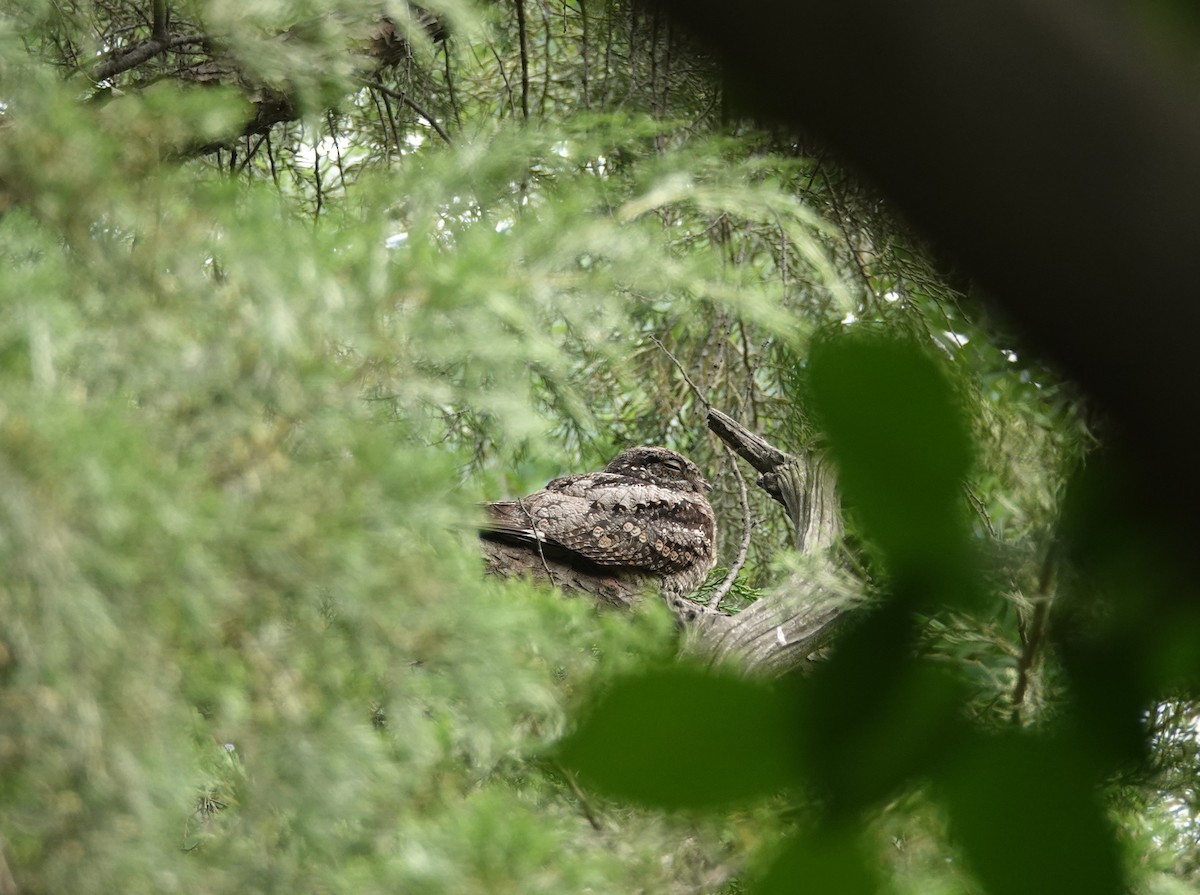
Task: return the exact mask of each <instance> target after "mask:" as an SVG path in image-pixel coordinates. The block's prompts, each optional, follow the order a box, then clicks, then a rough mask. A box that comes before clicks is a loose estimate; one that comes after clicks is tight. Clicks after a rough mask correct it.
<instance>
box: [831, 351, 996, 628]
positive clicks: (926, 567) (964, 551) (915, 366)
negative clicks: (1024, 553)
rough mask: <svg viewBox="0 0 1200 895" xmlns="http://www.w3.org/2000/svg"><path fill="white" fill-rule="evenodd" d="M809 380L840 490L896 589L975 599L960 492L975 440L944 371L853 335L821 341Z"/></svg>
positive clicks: (921, 356) (918, 356)
mask: <svg viewBox="0 0 1200 895" xmlns="http://www.w3.org/2000/svg"><path fill="white" fill-rule="evenodd" d="M809 376H810V380H811V385H810V389H811V395H812V401H813V410H814V412H815V414H816V416H817V419H818V422H819V424H820V425H821V427H822V428H823V430H824V431H825V433H826V435H827V436H828V438H829V442H830V450H831V452H832V454H833V456H834V459H835V460H836V461H837V464H838V469H839V472H840V476H841V478H840V487H841V489H842V491H843V493H844V494H845V496H846V499H847V502H848V503H849V505H850V506H851V507H852V508H853V511H854V512H855V513H856V514H857V516H858V517H859V518H860V519H861V520H862V525H863V528H864V529H865V531H866V533H867V534H868V535H869V536H870V537H871V538H872V539H873V540H874V541H875V542H876V543H877V544H878V545H879V547H880V548H881V549H882V550H883V552H884V553H885V554H886V556H887V559H888V563H889V568H890V570H891V572H892V574H893V575H894V576H895V579H896V587H897V588H899V589H901V590H904V591H905V592H906V594H907V595H908V596H910V597H911V598H912V599H914V600H916V601H918V603H925V604H935V603H950V604H955V603H970V602H971V601H972V600H973V599H975V598H976V597H977V594H978V587H979V582H978V577H977V575H976V574H975V571H976V570H975V568H974V558H973V556H972V551H971V549H970V546H969V544H968V542H967V539H966V532H965V519H964V515H963V508H962V506H961V488H962V486H963V483H964V481H965V478H966V474H967V471H968V469H969V467H970V464H971V457H972V450H971V439H970V435H969V430H968V427H967V424H966V418H965V416H964V414H963V411H962V408H961V407H960V404H959V401H958V399H957V398H956V396H955V394H954V392H953V390H952V388H951V386H950V383H949V381H948V379H947V378H946V376H945V374H944V373H942V371H941V370H939V369H938V366H937V365H936V364H935V363H934V361H933V360H932V359H931V357H930V356H929V355H928V354H926V353H925V352H924V351H922V350H921V349H919V348H917V347H916V346H915V345H913V344H910V343H908V342H903V341H897V340H894V339H888V338H884V337H882V336H877V335H865V336H864V335H859V334H857V333H853V334H847V335H844V336H842V337H840V338H831V339H828V340H826V341H823V342H820V343H818V344H817V345H816V346H815V347H814V350H813V355H812V359H811V361H810V372H809Z"/></svg>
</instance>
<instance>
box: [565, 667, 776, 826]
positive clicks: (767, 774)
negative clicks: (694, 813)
mask: <svg viewBox="0 0 1200 895" xmlns="http://www.w3.org/2000/svg"><path fill="white" fill-rule="evenodd" d="M794 717H795V711H794V707H793V704H792V700H791V699H789V698H788V696H787V695H786V691H785V690H782V689H780V688H772V687H770V686H768V685H766V684H764V683H761V682H757V681H749V680H744V679H740V678H733V677H723V676H718V675H714V674H710V673H706V672H703V671H698V670H692V669H686V668H672V669H668V670H663V671H657V672H651V673H646V674H641V675H635V676H631V677H626V678H623V679H621V680H619V681H618V682H617V683H616V684H614V685H613V686H612V687H611V688H610V689H609V690H608V691H607V692H605V693H604V694H603V695H602V696H601V697H600V699H599V700H598V701H597V702H596V704H595V705H593V706H592V708H591V709H590V711H588V712H587V713H586V714H585V716H584V717H583V720H582V721H581V722H580V724H579V727H578V729H576V731H575V732H574V733H573V734H571V735H570V736H569V737H567V738H566V739H565V740H564V741H563V742H562V744H561V746H560V753H559V757H560V759H561V760H562V761H563V763H564V764H565V765H567V766H568V767H569V768H571V769H573V770H574V771H576V772H577V773H578V774H579V776H580V778H581V779H582V780H583V781H584V782H585V783H587V784H589V785H591V786H594V787H595V788H596V789H598V790H600V791H602V792H605V793H607V794H609V795H612V796H617V797H621V798H627V799H632V800H635V801H638V802H642V803H646V804H650V805H655V806H658V807H662V808H693V809H695V808H712V807H716V806H720V805H728V804H735V803H744V802H748V801H750V800H753V799H755V798H760V797H762V796H766V795H771V794H773V793H776V792H778V791H780V790H782V789H785V788H787V787H788V786H789V785H792V784H793V783H794V782H795V780H796V773H797V767H798V754H797V753H798V749H797V739H796V728H795V722H794V720H793V719H794ZM715 759H717V760H719V762H720V764H719V766H718V765H715V764H714V760H715Z"/></svg>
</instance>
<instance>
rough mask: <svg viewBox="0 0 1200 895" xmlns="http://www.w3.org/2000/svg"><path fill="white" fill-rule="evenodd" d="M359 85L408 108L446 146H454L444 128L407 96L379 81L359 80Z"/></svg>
mask: <svg viewBox="0 0 1200 895" xmlns="http://www.w3.org/2000/svg"><path fill="white" fill-rule="evenodd" d="M360 83H361V84H363V86H365V87H370V88H371V89H372V90H378V91H379V92H380V93H382V94H383V95H384V96H390V97H391V98H392V99H397V100H399V101H400V102H402V103H404V105H406V106H408V107H409V108H410V109H412V110H413V111H414V112H416V113H417V114H418V115H420V116H421V117H422V118H424V119H425V120H426V121H427V122H428V123H429V126H430V127H431V128H433V129H434V130H435V131H437V135H438V136H439V137H441V138H442V139H443V140H445V141H446V145H447V146H453V145H454V141H453V140H451V139H450V134H449V133H447V132H446V129H445V128H444V127H442V126H441V125H440V124H438V122H437V119H436V118H434V117H433V116H432V115H430V114H429V113H428V112H426V111H425V110H424V109H422V108H421V107H420V106H418V105H417V104H416V103H414V102H413V101H412V100H411V99H409V98H408V94H406V93H402V92H401V91H399V90H393V89H392V88H391V87H388V86H386V85H384V84H381V83H380V82H379V81H372V80H369V79H367V78H363V79H361V81H360Z"/></svg>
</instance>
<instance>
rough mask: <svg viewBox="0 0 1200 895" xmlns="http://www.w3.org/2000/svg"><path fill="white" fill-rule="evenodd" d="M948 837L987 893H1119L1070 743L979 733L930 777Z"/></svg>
mask: <svg viewBox="0 0 1200 895" xmlns="http://www.w3.org/2000/svg"><path fill="white" fill-rule="evenodd" d="M939 792H941V793H942V795H943V797H944V798H945V800H946V804H947V806H948V808H949V811H950V820H951V833H952V834H953V835H954V837H955V840H956V841H957V842H958V843H959V844H960V845H961V846H962V848H963V850H964V852H965V854H966V857H967V860H968V863H969V866H970V867H971V868H972V869H973V870H974V871H975V873H976V874H977V875H978V877H979V879H980V881H981V882H982V883H983V884H984V886H985V888H986V890H987V891H988V892H989V893H990V895H1043V893H1044V895H1061V893H1063V892H1087V893H1089V895H1119V893H1124V892H1127V891H1128V888H1127V884H1126V882H1125V879H1124V874H1123V873H1122V870H1121V865H1120V862H1119V860H1118V854H1117V845H1116V840H1115V838H1114V836H1113V831H1112V829H1111V827H1110V825H1109V823H1108V821H1107V819H1106V818H1105V816H1104V812H1103V811H1102V810H1101V808H1100V806H1099V804H1098V802H1097V788H1096V780H1095V779H1094V777H1093V776H1092V775H1091V773H1090V766H1089V765H1088V764H1087V763H1081V762H1080V760H1079V754H1078V744H1076V743H1073V742H1071V741H1070V740H1066V739H1062V738H1051V737H1042V736H1037V735H1033V734H1028V733H1023V732H1010V733H1001V734H992V735H979V736H977V737H976V738H975V739H974V741H973V744H972V748H970V749H968V750H963V754H962V755H960V757H958V759H957V760H956V761H955V762H954V764H953V765H951V766H949V767H947V768H946V770H945V772H944V773H943V774H942V775H940V787H939Z"/></svg>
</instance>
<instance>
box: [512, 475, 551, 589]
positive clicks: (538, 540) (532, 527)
mask: <svg viewBox="0 0 1200 895" xmlns="http://www.w3.org/2000/svg"><path fill="white" fill-rule="evenodd" d="M517 506H519V507H520V508H521V512H522V513H524V514H525V518H526V519H528V520H529V528H530V530H531V531H532V532H533V540H534V543H536V544H537V548H538V556H539V557H541V560H542V568H543V569H545V570H546V579H547V580H548V581H549V582H550V583H551V584H553V585H555V586H556V587H557V586H558V582H557V581H555V580H554V573H553V572H551V571H550V563H548V562H546V553H545V551H543V550H542V533H541V532H540V531H538V527H537V523H536V522H534V521H533V514H532V513H530V512H529V508H528V507H526V506H525V501H524V500H523V499H522V498H520V497H518V498H517Z"/></svg>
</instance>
